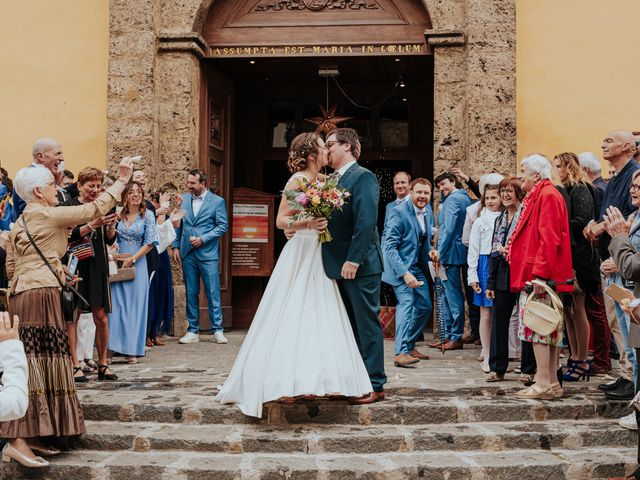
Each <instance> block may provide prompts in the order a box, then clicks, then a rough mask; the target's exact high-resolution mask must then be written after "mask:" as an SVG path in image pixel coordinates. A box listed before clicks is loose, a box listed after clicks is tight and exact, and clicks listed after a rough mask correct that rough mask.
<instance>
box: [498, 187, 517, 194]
mask: <svg viewBox="0 0 640 480" xmlns="http://www.w3.org/2000/svg"><path fill="white" fill-rule="evenodd" d="M503 193H516V191H515V190H514V189H513V188H501V189H500V194H503Z"/></svg>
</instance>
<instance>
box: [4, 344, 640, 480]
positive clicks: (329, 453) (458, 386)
mask: <svg viewBox="0 0 640 480" xmlns="http://www.w3.org/2000/svg"><path fill="white" fill-rule="evenodd" d="M227 337H228V338H229V344H227V345H218V344H215V343H213V341H212V337H210V336H208V335H201V336H200V339H201V341H200V343H198V344H191V345H179V344H178V343H177V339H169V340H168V342H167V345H166V346H164V347H153V348H152V349H151V351H150V352H149V353H148V355H147V357H146V358H143V359H141V360H140V362H139V363H138V364H137V365H128V364H126V363H125V362H124V359H118V358H117V357H116V358H115V363H114V365H113V370H114V372H116V373H117V374H118V375H119V376H120V379H119V381H117V382H113V383H107V382H98V381H97V380H96V379H95V377H94V376H92V377H91V381H90V382H89V383H88V384H85V385H81V386H80V387H79V396H80V398H81V401H82V404H83V407H84V412H85V417H86V420H87V429H88V433H87V435H85V436H83V437H82V439H81V440H80V441H79V442H78V444H77V445H76V446H77V449H76V450H73V451H71V452H69V453H65V454H63V455H61V456H59V457H57V458H55V459H53V460H52V465H51V467H49V468H48V469H47V470H46V471H44V472H38V473H37V474H34V473H32V472H28V471H26V470H24V469H22V468H21V467H18V466H17V465H16V464H15V462H13V463H11V464H9V465H6V464H5V465H4V466H3V467H0V479H17V478H42V479H49V478H50V479H65V480H69V479H74V480H75V479H85V478H86V479H92V480H125V479H126V480H137V479H163V480H164V479H172V480H174V479H178V480H200V479H214V480H218V479H229V480H257V479H269V480H272V479H283V480H285V479H286V480H297V479H303V480H311V479H313V480H334V479H335V480H342V479H348V480H351V479H353V480H356V479H358V480H362V479H365V480H369V479H370V480H402V479H411V480H413V479H415V480H418V479H439V480H445V479H447V480H452V479H467V478H469V479H473V480H481V479H485V480H486V479H494V478H495V479H516V478H522V479H545V480H549V479H572V480H578V479H590V478H608V477H612V476H619V475H622V474H624V473H625V472H630V471H631V470H632V469H633V467H634V466H635V465H634V460H635V444H636V436H635V432H631V431H628V430H625V429H622V428H620V427H619V426H618V425H617V420H618V418H620V417H621V416H622V415H624V414H626V413H628V412H629V410H628V408H627V406H626V405H625V404H624V403H622V402H617V403H615V402H613V403H611V402H606V401H605V400H604V397H603V395H601V394H600V393H598V391H597V388H596V386H597V385H598V383H600V382H601V381H603V380H602V378H601V377H600V378H594V379H592V381H591V382H588V383H582V384H574V385H568V386H566V395H565V398H563V399H561V400H556V401H549V402H543V401H535V400H525V401H522V400H516V399H514V398H513V396H512V393H513V392H515V391H517V390H518V389H519V388H521V384H520V383H519V382H518V381H517V378H518V376H517V375H515V374H514V373H508V374H507V377H506V378H507V380H506V381H505V382H501V383H493V384H488V383H486V382H485V381H484V374H483V373H482V372H481V370H480V362H478V361H477V357H478V355H479V353H480V349H479V347H476V346H471V347H466V348H465V349H464V350H462V351H455V352H447V353H446V354H445V355H443V354H442V353H440V352H438V351H436V350H433V349H429V348H428V347H426V346H424V345H423V346H419V347H418V348H419V349H420V350H422V351H423V352H424V353H429V354H430V355H431V359H430V360H427V361H421V362H420V363H419V364H418V367H417V368H415V369H400V368H396V367H394V366H393V363H392V352H393V343H392V342H390V341H386V342H385V351H386V366H387V375H388V377H389V382H388V384H387V386H386V390H387V392H388V394H389V395H388V399H387V400H385V401H384V402H379V403H376V404H374V405H369V406H352V405H349V404H348V403H347V402H345V401H329V400H312V401H300V402H298V403H297V404H295V405H284V404H280V403H271V404H269V405H268V406H267V407H266V408H265V414H264V417H263V419H262V420H256V419H250V418H247V417H245V416H243V415H242V414H241V413H240V412H239V411H238V410H237V409H236V408H235V407H233V406H229V405H220V404H218V403H217V402H214V400H213V396H214V394H215V393H216V391H217V388H218V387H219V386H220V385H222V383H223V382H224V380H225V378H226V376H227V374H228V372H229V370H230V368H231V366H232V364H233V361H234V359H235V356H236V354H237V352H238V348H239V346H240V344H241V342H242V340H243V338H244V332H229V333H228V334H227ZM514 366H515V365H514Z"/></svg>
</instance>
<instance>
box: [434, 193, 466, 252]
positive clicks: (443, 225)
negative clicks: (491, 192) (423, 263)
mask: <svg viewBox="0 0 640 480" xmlns="http://www.w3.org/2000/svg"><path fill="white" fill-rule="evenodd" d="M469 205H471V198H470V197H469V195H468V194H467V192H465V191H464V190H461V189H458V190H454V191H453V192H452V193H450V194H449V195H448V196H447V197H446V198H445V199H444V201H443V202H442V209H441V210H440V212H439V213H438V223H439V225H440V231H439V234H438V235H439V236H438V253H439V254H440V263H442V264H443V265H464V264H465V263H467V247H465V246H464V245H463V244H462V229H463V228H464V219H465V217H466V214H467V207H468V206H469Z"/></svg>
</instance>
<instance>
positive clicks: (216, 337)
mask: <svg viewBox="0 0 640 480" xmlns="http://www.w3.org/2000/svg"><path fill="white" fill-rule="evenodd" d="M213 341H214V342H215V343H229V340H227V337H225V336H224V335H223V334H222V332H221V331H219V330H218V331H217V332H215V333H214V334H213Z"/></svg>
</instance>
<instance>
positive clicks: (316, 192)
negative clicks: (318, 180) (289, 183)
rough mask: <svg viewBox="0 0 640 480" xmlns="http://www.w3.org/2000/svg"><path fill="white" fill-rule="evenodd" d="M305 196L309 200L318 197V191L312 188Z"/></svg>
mask: <svg viewBox="0 0 640 480" xmlns="http://www.w3.org/2000/svg"><path fill="white" fill-rule="evenodd" d="M305 195H306V196H307V197H309V198H311V197H315V196H316V195H318V190H316V189H315V188H310V189H309V190H307V191H306V192H305Z"/></svg>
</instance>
